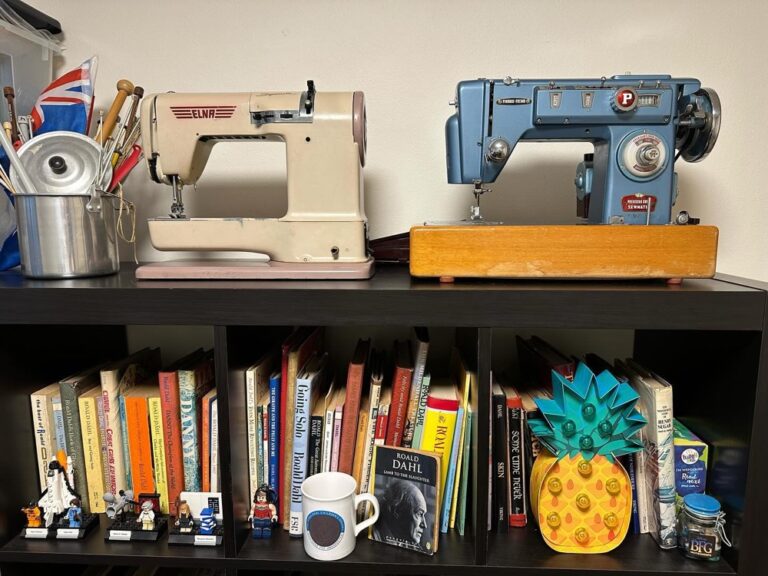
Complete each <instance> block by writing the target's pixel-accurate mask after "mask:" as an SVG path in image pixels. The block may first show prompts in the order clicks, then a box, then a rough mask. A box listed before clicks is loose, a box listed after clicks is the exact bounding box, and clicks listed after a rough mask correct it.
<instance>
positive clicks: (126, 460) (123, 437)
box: [117, 394, 133, 490]
mask: <svg viewBox="0 0 768 576" xmlns="http://www.w3.org/2000/svg"><path fill="white" fill-rule="evenodd" d="M117 403H118V416H119V418H120V444H121V446H122V453H123V457H122V458H121V462H122V466H123V470H124V471H125V484H123V485H124V486H125V489H126V490H130V489H132V488H133V476H132V475H131V450H130V447H129V446H128V421H127V419H126V416H125V396H123V395H122V394H121V395H120V396H118V397H117Z"/></svg>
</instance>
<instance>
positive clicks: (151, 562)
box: [0, 514, 224, 567]
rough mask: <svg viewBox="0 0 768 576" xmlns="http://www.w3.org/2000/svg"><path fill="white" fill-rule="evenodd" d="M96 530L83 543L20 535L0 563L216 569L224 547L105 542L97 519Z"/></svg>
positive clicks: (103, 521)
mask: <svg viewBox="0 0 768 576" xmlns="http://www.w3.org/2000/svg"><path fill="white" fill-rule="evenodd" d="M99 520H100V523H99V528H98V529H97V530H94V531H93V533H91V534H89V535H88V536H87V537H86V538H84V539H83V540H32V539H30V540H27V539H25V538H22V537H21V535H19V536H16V537H15V538H13V539H12V540H10V541H9V542H8V543H7V544H6V545H5V546H3V547H2V548H0V562H2V563H6V562H43V563H58V562H61V563H67V564H89V565H90V564H108V565H118V564H120V565H122V564H125V565H132V566H184V567H203V566H205V567H217V566H219V565H220V564H221V562H222V561H223V560H224V546H223V545H222V546H216V547H203V546H169V545H168V536H167V533H166V534H163V535H161V536H160V539H159V540H158V541H157V542H105V541H104V536H105V534H106V530H107V527H108V526H109V524H110V521H109V520H108V519H107V517H106V516H105V515H104V514H100V515H99Z"/></svg>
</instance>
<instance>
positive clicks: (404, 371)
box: [386, 366, 413, 446]
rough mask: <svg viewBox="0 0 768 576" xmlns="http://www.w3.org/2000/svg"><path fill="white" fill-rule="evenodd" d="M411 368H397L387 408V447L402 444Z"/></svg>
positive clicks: (411, 374)
mask: <svg viewBox="0 0 768 576" xmlns="http://www.w3.org/2000/svg"><path fill="white" fill-rule="evenodd" d="M412 376H413V368H404V367H402V366H398V367H397V368H396V369H395V376H394V378H393V384H392V404H390V407H389V423H388V424H387V439H386V445H387V446H400V445H401V444H402V442H403V429H404V428H405V419H406V418H407V416H408V414H407V412H408V393H409V391H410V389H411V378H412Z"/></svg>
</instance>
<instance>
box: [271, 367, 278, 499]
mask: <svg viewBox="0 0 768 576" xmlns="http://www.w3.org/2000/svg"><path fill="white" fill-rule="evenodd" d="M279 430H280V373H279V372H278V373H276V374H273V375H272V376H271V377H270V379H269V485H270V486H271V487H272V489H273V490H277V489H278V486H277V483H278V478H277V471H278V466H279V463H278V461H277V457H278V451H279V449H280V438H278V436H279Z"/></svg>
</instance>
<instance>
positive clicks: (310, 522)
mask: <svg viewBox="0 0 768 576" xmlns="http://www.w3.org/2000/svg"><path fill="white" fill-rule="evenodd" d="M304 529H305V530H306V531H307V534H309V539H310V540H311V541H312V544H314V545H315V546H316V547H317V548H318V549H319V550H322V551H328V550H333V549H334V548H336V546H338V545H339V543H340V542H341V540H342V538H344V518H342V517H341V516H339V515H338V514H336V512H331V511H330V510H313V511H312V512H310V513H309V515H307V518H306V520H305V527H304Z"/></svg>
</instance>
